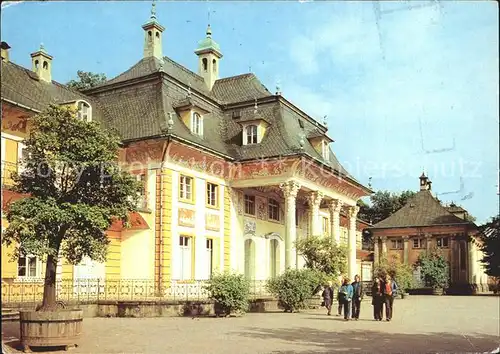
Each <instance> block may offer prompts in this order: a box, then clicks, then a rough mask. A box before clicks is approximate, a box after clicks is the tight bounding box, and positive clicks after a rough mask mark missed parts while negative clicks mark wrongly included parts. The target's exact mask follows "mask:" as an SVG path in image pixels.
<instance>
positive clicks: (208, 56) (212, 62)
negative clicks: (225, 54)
mask: <svg viewBox="0 0 500 354" xmlns="http://www.w3.org/2000/svg"><path fill="white" fill-rule="evenodd" d="M195 53H196V55H197V56H198V74H199V75H200V76H202V77H203V79H204V80H205V84H206V85H207V88H208V89H209V90H212V87H213V86H214V83H215V81H216V80H217V79H218V78H219V60H220V59H221V58H222V53H221V51H220V47H219V45H218V44H217V42H215V41H214V40H213V39H212V29H211V28H210V24H209V25H208V27H207V36H206V37H205V38H204V39H202V40H201V41H199V42H198V48H196V50H195Z"/></svg>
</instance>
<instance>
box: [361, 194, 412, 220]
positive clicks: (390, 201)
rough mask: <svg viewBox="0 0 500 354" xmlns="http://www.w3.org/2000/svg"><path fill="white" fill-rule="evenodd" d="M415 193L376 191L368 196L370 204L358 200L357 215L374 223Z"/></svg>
mask: <svg viewBox="0 0 500 354" xmlns="http://www.w3.org/2000/svg"><path fill="white" fill-rule="evenodd" d="M415 194H416V193H415V192H413V191H409V190H407V191H403V192H401V193H393V192H390V191H378V192H376V193H374V194H372V195H371V196H370V205H369V204H367V203H365V202H364V201H362V200H359V201H358V206H359V207H360V209H359V213H358V217H359V218H360V219H363V220H366V221H368V222H369V223H370V224H376V223H378V222H380V221H382V220H384V219H386V218H388V217H389V216H391V215H392V214H394V213H395V212H396V211H398V210H399V209H401V208H402V207H403V206H404V205H405V204H406V203H407V202H408V200H409V199H410V198H412V197H413V196H415Z"/></svg>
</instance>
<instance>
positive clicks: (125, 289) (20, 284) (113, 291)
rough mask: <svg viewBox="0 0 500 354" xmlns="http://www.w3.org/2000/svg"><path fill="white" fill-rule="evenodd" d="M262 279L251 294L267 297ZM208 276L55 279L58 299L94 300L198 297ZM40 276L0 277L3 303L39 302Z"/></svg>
mask: <svg viewBox="0 0 500 354" xmlns="http://www.w3.org/2000/svg"><path fill="white" fill-rule="evenodd" d="M265 284H266V281H265V280H251V281H250V297H251V298H253V299H255V298H259V297H269V296H270V294H269V293H268V292H267V291H266V286H265ZM206 285H207V280H189V281H180V280H171V281H170V282H168V283H165V284H164V286H161V287H159V286H158V285H157V282H155V281H154V280H149V279H76V280H73V279H62V280H58V281H57V282H56V296H57V300H62V301H64V302H66V303H92V302H96V301H107V300H110V301H162V300H163V301H165V300H172V301H199V300H206V299H208V297H209V294H208V291H207V290H206ZM42 297H43V279H36V278H33V279H29V280H25V281H16V280H12V279H2V303H3V304H8V303H39V302H41V301H42Z"/></svg>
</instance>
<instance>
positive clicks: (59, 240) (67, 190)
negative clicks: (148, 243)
mask: <svg viewBox="0 0 500 354" xmlns="http://www.w3.org/2000/svg"><path fill="white" fill-rule="evenodd" d="M32 123H33V126H32V129H31V131H30V135H29V137H28V139H27V140H26V141H25V145H26V149H27V152H28V158H27V159H26V160H25V161H23V164H24V165H25V166H24V167H25V168H24V171H23V172H22V173H21V174H20V175H14V176H13V180H14V188H15V190H16V191H17V192H20V193H25V194H27V195H29V196H28V197H26V198H23V199H20V200H17V201H16V202H14V203H12V204H11V205H10V206H9V209H8V211H7V220H8V222H9V226H8V228H7V230H6V231H5V234H4V237H3V239H2V242H3V243H5V244H6V245H10V244H14V245H16V246H17V247H16V248H15V251H14V254H13V256H14V257H19V255H28V254H30V255H34V256H38V257H40V258H41V259H43V260H45V261H46V271H45V285H44V292H43V302H42V306H41V308H40V310H41V311H51V310H55V309H56V287H55V283H56V266H57V262H58V259H59V258H60V257H64V258H66V259H67V260H68V261H69V262H70V263H71V264H78V263H79V262H80V261H81V260H82V258H83V257H89V258H90V259H93V260H96V261H100V262H103V261H105V259H106V252H107V246H108V243H109V240H108V238H107V237H106V233H105V232H106V230H107V229H108V228H109V226H110V225H111V223H112V222H113V221H114V220H122V221H126V220H127V215H128V213H129V212H130V211H132V210H134V209H135V205H136V204H137V199H138V192H139V191H140V186H139V184H138V182H136V181H135V179H134V178H133V177H132V176H131V175H130V174H128V173H126V172H124V171H121V170H120V169H119V168H118V167H117V158H118V144H119V142H120V139H119V137H118V136H117V135H115V134H112V133H110V132H108V131H105V130H102V129H101V128H100V126H99V125H98V124H97V123H95V122H86V121H83V120H80V119H77V118H76V117H75V112H74V111H73V110H70V109H67V108H60V107H57V106H50V107H49V108H48V109H47V110H46V111H44V112H42V113H40V114H38V115H37V116H35V117H33V120H32Z"/></svg>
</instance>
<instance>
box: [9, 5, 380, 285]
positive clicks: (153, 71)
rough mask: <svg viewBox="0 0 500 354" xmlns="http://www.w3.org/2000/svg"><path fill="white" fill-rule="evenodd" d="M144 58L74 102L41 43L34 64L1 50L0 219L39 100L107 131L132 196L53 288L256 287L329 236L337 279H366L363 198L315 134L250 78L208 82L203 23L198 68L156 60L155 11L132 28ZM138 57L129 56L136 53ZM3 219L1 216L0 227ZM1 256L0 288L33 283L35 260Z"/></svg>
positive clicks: (209, 53)
mask: <svg viewBox="0 0 500 354" xmlns="http://www.w3.org/2000/svg"><path fill="white" fill-rule="evenodd" d="M142 28H143V31H144V48H143V50H144V56H143V58H142V59H141V60H140V61H139V62H137V63H135V64H134V65H133V66H132V67H131V68H130V69H128V70H127V71H125V72H123V73H122V74H120V75H118V76H117V77H115V78H113V79H111V80H109V81H107V82H105V83H103V84H101V85H99V86H96V87H93V88H91V89H88V90H86V91H85V92H84V93H81V92H77V91H74V90H72V89H70V88H68V87H66V86H64V85H62V84H60V83H57V82H56V81H53V80H52V78H51V69H52V57H51V56H50V55H49V54H48V53H47V52H46V51H45V50H44V48H43V47H41V48H40V50H38V51H36V52H35V53H33V54H31V57H32V63H33V66H32V68H31V69H26V68H23V67H21V66H19V65H16V64H15V63H12V62H11V61H9V57H8V51H9V48H10V47H9V46H8V45H7V44H6V43H5V42H2V77H1V80H2V81H1V83H2V88H1V99H2V197H3V204H2V210H5V208H8V204H9V202H10V201H12V200H15V199H16V198H20V197H22V196H19V195H16V194H15V193H13V192H12V191H10V190H9V185H12V180H11V179H10V172H11V171H18V170H19V169H20V168H22V166H20V165H19V164H18V161H19V159H20V158H21V157H22V154H23V144H22V141H23V139H24V138H25V137H26V135H27V134H28V133H29V129H30V116H32V115H34V114H37V113H38V112H40V111H42V110H44V109H45V108H46V107H47V106H48V105H49V104H51V103H52V104H60V105H69V106H73V107H75V108H77V109H78V116H79V117H80V118H81V119H87V120H95V121H98V122H100V123H101V124H103V125H104V126H105V127H107V128H115V129H117V130H118V132H119V134H120V135H121V138H122V141H123V149H122V150H121V154H120V159H121V162H122V163H123V164H124V165H125V166H126V168H127V169H128V170H129V171H130V172H131V173H132V174H134V175H136V176H137V179H139V180H141V181H143V183H144V190H143V193H142V202H141V205H140V207H139V211H138V212H136V213H132V214H131V215H130V218H131V225H132V226H131V227H130V228H126V229H124V228H122V227H121V225H119V224H114V225H113V226H112V227H111V228H110V229H109V230H108V232H107V234H108V237H109V239H110V240H111V244H110V247H109V254H108V258H107V261H106V263H105V264H97V263H95V262H92V261H91V260H85V261H83V262H82V263H81V264H79V265H77V266H71V265H69V264H67V263H66V262H65V261H64V260H61V261H60V266H59V268H58V269H59V274H60V277H62V278H64V279H80V278H84V279H85V278H99V279H103V280H106V279H149V280H154V282H155V284H159V285H161V284H168V282H170V281H175V280H186V281H187V280H203V279H207V278H209V277H210V275H211V273H212V272H214V271H223V270H232V271H236V272H240V273H244V274H245V275H246V276H247V277H248V278H249V279H257V280H264V279H267V278H269V277H273V276H275V275H277V274H279V273H281V272H283V271H284V269H285V268H286V267H292V268H295V267H302V266H303V260H302V258H301V257H300V256H298V255H297V252H296V250H295V249H294V242H295V241H296V240H297V239H298V238H302V237H307V236H308V235H325V236H326V237H332V238H333V239H335V240H336V241H337V242H339V243H343V244H345V245H346V246H347V248H348V275H349V276H350V277H351V278H352V277H353V276H354V275H355V274H358V273H359V274H361V273H362V274H363V278H364V279H366V280H369V279H371V262H370V261H369V260H368V252H366V251H363V250H361V243H362V242H361V230H362V229H364V228H365V227H367V226H369V225H368V224H367V223H364V222H363V221H361V220H358V219H357V213H358V207H357V206H356V201H357V200H358V199H359V198H361V197H363V196H366V195H369V194H370V193H371V191H370V189H369V188H367V187H365V186H363V185H362V184H361V183H359V182H358V181H356V179H355V178H354V177H353V176H351V175H350V174H349V173H348V172H347V171H346V170H345V169H344V168H343V167H342V166H341V164H340V163H339V161H338V160H337V158H336V156H335V154H334V153H333V152H332V150H331V149H330V145H329V144H330V143H331V142H332V141H333V140H332V139H331V138H330V137H329V136H328V135H327V128H326V126H325V125H324V124H321V123H319V122H318V121H316V120H314V119H313V118H311V117H310V116H309V115H307V114H306V113H305V112H303V111H302V110H301V109H300V108H298V107H297V106H295V105H294V104H292V103H291V102H289V101H288V100H287V99H285V98H284V97H283V96H282V95H281V94H280V92H276V93H274V94H273V93H271V92H270V91H268V90H267V89H266V87H264V86H263V85H262V84H261V83H260V82H259V80H258V78H257V77H256V76H255V75H254V74H251V73H249V74H243V75H238V76H232V77H227V78H219V68H220V65H223V64H222V61H221V59H222V52H221V49H220V47H219V45H218V44H217V43H216V42H215V41H214V40H213V38H212V32H211V29H210V26H208V29H207V32H206V37H205V38H204V39H202V40H201V41H200V42H199V43H198V48H197V49H196V51H195V54H196V55H197V56H198V58H199V65H198V69H197V72H193V71H191V70H189V69H187V68H186V67H184V66H182V65H180V64H178V63H176V62H174V61H173V60H171V59H169V58H168V57H165V56H163V54H162V35H163V32H164V30H165V28H164V27H163V26H162V25H161V24H160V23H159V22H158V20H157V18H156V13H155V11H154V7H153V11H152V13H151V18H150V19H149V21H148V22H146V23H145V24H144V25H143V26H142ZM138 49H139V48H138ZM6 226H7V222H6V220H5V219H4V218H2V228H5V227H6ZM9 252H10V251H9V250H8V249H7V248H5V247H2V281H6V282H16V281H19V280H23V279H31V278H37V277H41V276H42V275H43V272H44V269H43V267H42V264H41V262H40V261H39V260H38V259H36V258H35V257H29V255H28V256H26V257H23V258H20V259H19V260H18V261H16V262H13V261H12V260H11V259H10V258H9V257H8V256H6V255H8V253H9Z"/></svg>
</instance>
